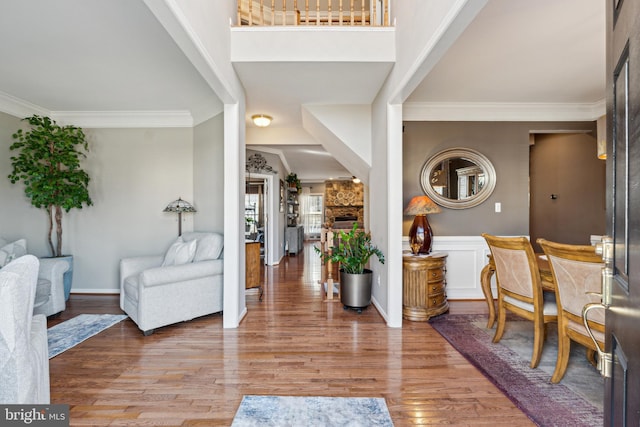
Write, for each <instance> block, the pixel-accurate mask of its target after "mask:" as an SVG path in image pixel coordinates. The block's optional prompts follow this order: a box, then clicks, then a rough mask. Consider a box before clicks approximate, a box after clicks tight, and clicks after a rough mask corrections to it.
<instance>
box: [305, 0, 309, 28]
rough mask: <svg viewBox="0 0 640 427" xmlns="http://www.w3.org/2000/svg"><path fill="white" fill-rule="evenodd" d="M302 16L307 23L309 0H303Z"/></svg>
mask: <svg viewBox="0 0 640 427" xmlns="http://www.w3.org/2000/svg"><path fill="white" fill-rule="evenodd" d="M304 16H305V18H304V19H305V22H306V24H307V25H309V0H305V1H304Z"/></svg>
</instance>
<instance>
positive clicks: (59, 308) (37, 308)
mask: <svg viewBox="0 0 640 427" xmlns="http://www.w3.org/2000/svg"><path fill="white" fill-rule="evenodd" d="M26 254H27V241H26V240H25V239H19V240H16V241H13V242H7V241H6V240H5V239H3V238H1V237H0V268H1V267H2V266H4V265H5V264H7V263H8V262H10V261H11V260H13V259H16V258H19V257H21V256H23V255H26ZM39 261H40V268H39V270H38V286H37V288H36V296H35V304H34V308H33V313H34V314H44V315H45V316H47V317H49V316H54V315H57V314H60V313H61V312H63V311H64V310H65V309H66V308H67V305H66V301H65V297H64V273H65V272H66V271H67V270H69V268H70V266H69V263H68V261H66V260H64V259H58V258H40V259H39Z"/></svg>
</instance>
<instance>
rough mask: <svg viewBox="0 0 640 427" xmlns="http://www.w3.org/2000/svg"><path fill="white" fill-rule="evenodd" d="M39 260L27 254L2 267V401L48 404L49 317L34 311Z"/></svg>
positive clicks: (0, 320)
mask: <svg viewBox="0 0 640 427" xmlns="http://www.w3.org/2000/svg"><path fill="white" fill-rule="evenodd" d="M37 278H38V259H37V258H36V257H34V256H33V255H24V256H22V257H20V258H17V259H15V260H13V261H11V262H10V263H9V264H7V265H6V266H5V267H3V268H2V270H0V384H1V386H0V403H1V404H48V403H49V399H50V390H49V354H48V353H49V351H48V347H47V319H46V318H45V317H44V316H43V315H41V314H38V315H34V314H33V304H34V300H35V293H36V282H37Z"/></svg>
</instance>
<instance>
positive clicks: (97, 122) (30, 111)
mask: <svg viewBox="0 0 640 427" xmlns="http://www.w3.org/2000/svg"><path fill="white" fill-rule="evenodd" d="M0 111H1V112H3V113H6V114H9V115H11V116H14V117H20V118H22V117H29V116H32V115H34V114H38V115H40V116H49V117H51V118H52V119H54V120H56V121H57V122H60V123H67V124H73V125H74V126H78V127H82V128H162V127H193V126H194V125H195V124H196V123H195V120H194V118H193V116H192V115H191V113H190V112H189V111H187V110H168V111H50V110H47V109H46V108H42V107H40V106H38V105H35V104H32V103H30V102H27V101H25V100H22V99H20V98H17V97H15V96H13V95H9V94H8V93H5V92H0ZM213 115H215V111H203V112H201V114H200V115H199V117H198V119H199V120H200V121H204V120H206V119H208V118H210V117H212V116H213Z"/></svg>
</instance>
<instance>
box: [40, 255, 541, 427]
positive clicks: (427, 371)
mask: <svg viewBox="0 0 640 427" xmlns="http://www.w3.org/2000/svg"><path fill="white" fill-rule="evenodd" d="M320 269H321V266H320V262H319V259H318V257H317V256H316V255H315V254H314V253H313V252H312V251H311V247H310V245H306V246H305V250H304V252H302V253H300V254H299V255H298V256H293V257H286V258H285V259H284V260H283V261H282V262H281V263H280V265H279V266H277V267H267V268H265V269H264V279H265V283H266V288H265V294H264V298H263V301H262V302H259V301H258V293H257V292H258V291H257V289H256V290H249V291H248V292H247V309H248V314H247V316H246V317H245V319H244V320H243V321H242V323H241V325H240V327H239V328H237V329H223V328H222V317H221V315H220V314H215V315H210V316H205V317H201V318H198V319H194V320H192V321H190V322H184V323H180V324H176V325H172V326H168V327H164V328H160V329H158V330H156V332H155V333H154V334H153V335H151V336H148V337H145V336H143V335H142V333H141V332H140V330H139V329H138V328H137V327H136V326H135V324H134V323H133V322H132V321H131V320H130V319H127V320H125V321H123V322H121V323H119V324H117V325H115V326H113V327H111V328H109V329H107V330H106V331H104V332H102V333H100V334H98V335H96V336H95V337H92V338H90V339H88V340H87V341H85V342H83V343H81V344H80V345H78V346H76V347H74V348H72V349H70V350H68V351H66V352H64V353H62V354H61V355H59V356H57V357H55V358H53V359H51V360H50V375H51V403H65V404H69V405H70V418H71V425H72V426H76V425H77V426H83V425H91V426H123V425H127V426H169V425H171V426H215V425H221V426H228V425H230V424H231V422H232V420H233V417H234V414H235V412H236V410H237V408H238V405H239V404H240V401H241V399H242V396H243V395H247V394H270V395H295V396H345V397H349V396H351V397H383V398H385V399H386V402H387V406H388V407H389V411H390V413H391V418H392V419H393V422H394V424H395V425H396V426H415V425H451V426H480V425H491V426H528V425H533V424H532V422H531V421H530V420H529V419H528V418H527V417H526V416H525V415H524V414H523V413H522V412H521V411H520V410H519V409H517V408H516V407H515V406H514V405H513V404H512V403H511V401H510V400H509V399H508V398H507V397H505V396H504V395H503V394H502V393H501V392H500V391H499V390H498V389H497V388H496V387H495V386H493V385H492V384H491V383H490V382H489V381H488V380H487V379H486V378H485V377H484V376H483V375H482V374H480V372H479V371H478V370H476V369H475V368H474V367H473V366H471V365H470V364H469V363H468V362H467V361H466V360H465V359H464V358H463V357H462V356H461V355H460V354H459V353H457V352H456V351H455V350H454V349H453V348H452V347H451V345H449V344H448V343H447V342H446V341H445V340H444V339H443V338H442V337H441V336H440V335H439V334H438V333H437V332H435V331H434V330H433V329H432V328H431V327H430V326H429V325H428V324H427V323H422V322H410V321H405V322H404V323H403V327H402V328H389V327H387V326H386V324H385V322H384V319H383V318H382V317H381V316H380V314H379V313H378V312H377V310H376V309H375V307H374V306H373V305H371V306H370V307H369V308H368V309H366V310H364V312H363V313H362V314H358V313H356V312H355V311H351V310H343V308H342V305H341V304H340V303H339V302H335V303H330V302H323V301H322V296H321V294H320V285H318V284H317V281H318V279H319V278H320ZM451 311H452V312H459V313H462V312H465V313H478V312H486V311H487V309H486V305H485V304H484V302H480V301H478V302H453V303H452V304H451ZM82 313H121V311H120V308H119V299H118V296H117V295H100V296H96V295H72V296H71V298H70V300H69V302H68V306H67V310H66V311H65V312H64V313H62V315H60V316H59V317H58V318H57V319H50V320H49V326H51V325H53V324H55V323H59V322H61V321H63V320H67V319H69V318H71V317H73V316H76V315H78V314H82Z"/></svg>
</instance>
